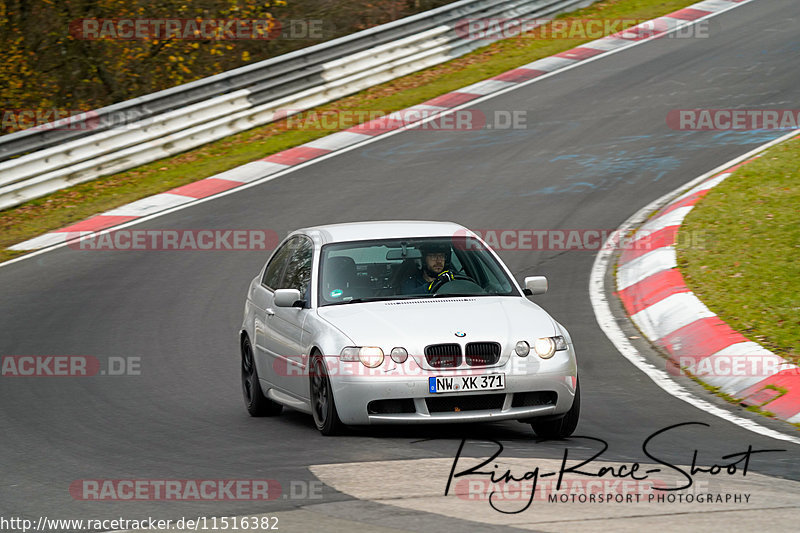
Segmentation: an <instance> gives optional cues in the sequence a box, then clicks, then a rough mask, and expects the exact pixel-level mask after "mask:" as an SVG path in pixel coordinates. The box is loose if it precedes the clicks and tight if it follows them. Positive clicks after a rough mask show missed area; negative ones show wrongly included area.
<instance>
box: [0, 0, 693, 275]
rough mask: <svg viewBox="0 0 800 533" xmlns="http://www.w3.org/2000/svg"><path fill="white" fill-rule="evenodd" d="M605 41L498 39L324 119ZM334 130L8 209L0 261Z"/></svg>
mask: <svg viewBox="0 0 800 533" xmlns="http://www.w3.org/2000/svg"><path fill="white" fill-rule="evenodd" d="M695 1H696V0H605V1H600V2H598V3H596V4H593V5H592V6H590V7H588V8H585V9H582V10H578V11H574V12H572V13H570V14H568V15H563V16H561V17H559V18H562V19H567V20H569V19H628V20H629V19H638V20H649V19H652V18H656V17H658V16H661V15H665V14H667V13H671V12H673V11H675V10H678V9H680V8H682V7H686V6H688V5H691V4H693V3H695ZM595 38H597V36H592V37H591V38H577V39H557V40H542V39H533V38H526V37H524V36H522V37H517V38H512V39H506V40H503V41H498V42H496V43H494V44H492V45H489V46H487V47H484V48H481V49H479V50H476V51H474V52H472V53H470V54H467V55H465V56H462V57H460V58H457V59H454V60H453V61H450V62H448V63H444V64H441V65H437V66H435V67H431V68H429V69H426V70H423V71H420V72H417V73H414V74H410V75H408V76H405V77H402V78H398V79H396V80H393V81H391V82H387V83H384V84H382V85H378V86H375V87H372V88H370V89H367V90H365V91H362V92H360V93H357V94H354V95H352V96H349V97H346V98H343V99H340V100H338V101H335V102H331V103H329V104H327V105H325V106H322V107H319V108H317V109H315V110H313V111H314V112H316V113H325V112H336V111H350V110H381V111H385V112H387V113H388V112H392V111H397V110H400V109H404V108H406V107H409V106H412V105H416V104H419V103H422V102H424V101H426V100H429V99H431V98H434V97H436V96H439V95H441V94H445V93H448V92H450V91H454V90H456V89H458V88H460V87H464V86H466V85H469V84H472V83H475V82H477V81H480V80H483V79H486V78H490V77H492V76H496V75H498V74H501V73H503V72H505V71H507V70H511V69H513V68H516V67H519V66H520V65H524V64H526V63H530V62H531V61H535V60H537V59H540V58H543V57H547V56H550V55H553V54H557V53H559V52H563V51H565V50H569V49H570V48H573V47H575V46H578V45H580V44H582V43H585V42H588V41H591V40H593V39H595ZM334 131H336V130H334V129H326V130H319V129H313V130H312V129H294V130H292V129H287V127H286V125H285V123H283V122H276V123H272V124H268V125H266V126H261V127H258V128H254V129H252V130H248V131H246V132H242V133H240V134H237V135H232V136H230V137H226V138H225V139H221V140H219V141H216V142H213V143H209V144H207V145H205V146H202V147H200V148H197V149H194V150H191V151H188V152H185V153H182V154H179V155H177V156H174V157H170V158H166V159H162V160H160V161H156V162H154V163H150V164H147V165H143V166H140V167H137V168H134V169H131V170H128V171H125V172H121V173H118V174H114V175H111V176H106V177H103V178H99V179H97V180H93V181H90V182H87V183H84V184H80V185H76V186H74V187H70V188H69V189H65V190H62V191H58V192H56V193H53V194H51V195H48V196H45V197H42V198H38V199H36V200H32V201H30V202H27V203H25V204H22V205H19V206H17V207H13V208H10V209H6V210H4V211H0V262H2V261H7V260H8V259H11V258H13V257H16V256H18V255H22V254H24V253H26V252H15V251H11V250H8V249H7V247H8V246H11V245H12V244H15V243H18V242H21V241H24V240H27V239H30V238H32V237H35V236H37V235H41V234H43V233H46V232H48V231H52V230H56V229H58V228H61V227H64V226H67V225H69V224H73V223H75V222H78V221H80V220H83V219H85V218H87V217H89V216H92V215H95V214H98V213H102V212H104V211H107V210H109V209H113V208H115V207H118V206H121V205H124V204H127V203H130V202H133V201H135V200H138V199H140V198H144V197H146V196H150V195H153V194H158V193H160V192H164V191H167V190H169V189H172V188H174V187H178V186H180V185H185V184H187V183H191V182H193V181H197V180H200V179H203V178H206V177H209V176H212V175H214V174H217V173H219V172H223V171H225V170H229V169H231V168H234V167H236V166H239V165H242V164H244V163H248V162H250V161H254V160H257V159H260V158H263V157H266V156H268V155H270V154H273V153H276V152H280V151H282V150H285V149H287V148H291V147H292V146H297V145H300V144H303V143H306V142H309V141H312V140H314V139H316V138H319V137H323V136H325V135H328V134H330V133H333V132H334Z"/></svg>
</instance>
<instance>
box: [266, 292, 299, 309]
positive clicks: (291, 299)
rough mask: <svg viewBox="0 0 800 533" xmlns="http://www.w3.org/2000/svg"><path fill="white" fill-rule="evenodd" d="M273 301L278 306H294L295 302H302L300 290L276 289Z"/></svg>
mask: <svg viewBox="0 0 800 533" xmlns="http://www.w3.org/2000/svg"><path fill="white" fill-rule="evenodd" d="M273 301H274V302H275V305H277V306H278V307H294V304H295V303H297V302H302V300H301V299H300V291H298V290H297V289H278V290H276V291H275V296H274V299H273Z"/></svg>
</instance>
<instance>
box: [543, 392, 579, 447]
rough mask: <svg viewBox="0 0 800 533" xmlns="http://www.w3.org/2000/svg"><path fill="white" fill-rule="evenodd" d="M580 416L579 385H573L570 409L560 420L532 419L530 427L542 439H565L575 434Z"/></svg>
mask: <svg viewBox="0 0 800 533" xmlns="http://www.w3.org/2000/svg"><path fill="white" fill-rule="evenodd" d="M580 416H581V384H580V382H579V381H576V383H575V399H573V400H572V407H570V408H569V411H567V413H566V414H565V415H564V416H562V417H560V418H555V419H553V418H550V419H540V420H537V419H534V420H532V421H531V427H532V428H533V431H534V432H536V435H537V436H539V437H541V438H543V439H565V438H567V437H569V436H570V435H572V434H573V433H574V432H575V428H577V427H578V419H579V418H580Z"/></svg>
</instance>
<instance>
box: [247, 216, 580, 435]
mask: <svg viewBox="0 0 800 533" xmlns="http://www.w3.org/2000/svg"><path fill="white" fill-rule="evenodd" d="M546 291H547V279H546V278H544V277H542V276H533V277H528V278H525V280H524V288H520V286H519V285H518V284H517V282H516V281H515V280H514V278H513V276H512V275H511V273H510V272H509V270H508V268H507V267H506V266H505V265H504V264H503V262H502V261H501V260H500V258H499V257H498V256H497V254H495V253H494V251H493V250H492V249H491V248H489V246H487V245H486V243H485V242H483V241H482V240H481V239H480V238H479V237H478V236H477V235H476V234H474V233H473V232H471V231H469V230H468V229H466V228H464V227H463V226H459V225H457V224H453V223H451V222H422V221H390V222H358V223H349V224H333V225H327V226H317V227H312V228H305V229H300V230H297V231H295V232H293V233H291V234H290V235H289V236H288V237H287V238H286V239H284V241H283V242H282V243H281V244H280V245H279V246H278V247H277V248H276V249H275V251H274V253H273V254H272V256H271V257H270V258H269V260H268V261H267V263H266V264H265V265H264V267H263V268H262V269H261V271H260V272H259V273H258V275H257V276H256V277H255V278H253V280H252V282H251V283H250V287H249V289H248V291H247V301H246V303H245V307H244V320H243V323H242V328H241V332H240V336H239V343H240V347H241V371H242V388H243V392H244V399H245V404H246V406H247V410H248V412H249V413H250V414H251V415H252V416H274V415H277V414H279V413H280V412H281V410H282V409H283V407H284V406H286V407H291V408H294V409H297V410H299V411H303V412H306V413H310V414H311V415H312V416H313V418H314V422H315V424H316V426H317V428H318V429H319V430H320V431H321V432H322V433H323V434H324V435H332V434H336V433H337V432H339V431H340V430H341V429H343V427H344V426H345V425H367V424H392V423H394V424H397V423H414V422H431V423H443V422H477V421H488V420H508V419H510V420H519V421H521V422H525V423H529V424H531V426H532V427H533V430H534V431H535V432H536V434H537V435H538V436H540V437H543V438H563V437H567V436H569V435H571V434H572V432H573V431H574V430H575V427H576V426H577V424H578V418H579V414H580V387H579V382H578V366H577V361H576V358H575V351H574V349H573V345H572V340H571V339H570V336H569V333H567V330H566V329H565V328H564V327H563V326H562V325H561V324H559V323H558V322H556V321H555V320H553V318H552V317H550V315H548V314H547V313H546V312H545V311H544V310H543V309H542V308H541V307H539V306H538V305H536V304H535V303H533V302H531V301H530V300H529V299H528V296H533V295H536V294H542V293H544V292H546Z"/></svg>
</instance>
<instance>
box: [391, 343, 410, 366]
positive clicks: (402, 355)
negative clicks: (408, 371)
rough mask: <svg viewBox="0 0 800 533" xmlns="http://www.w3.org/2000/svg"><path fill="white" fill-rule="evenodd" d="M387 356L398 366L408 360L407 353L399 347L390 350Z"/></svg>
mask: <svg viewBox="0 0 800 533" xmlns="http://www.w3.org/2000/svg"><path fill="white" fill-rule="evenodd" d="M389 355H390V356H391V357H392V361H394V362H395V363H398V364H400V363H405V362H406V359H408V352H407V351H406V349H405V348H402V347H400V346H398V347H397V348H392V352H391V353H390V354H389Z"/></svg>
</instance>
